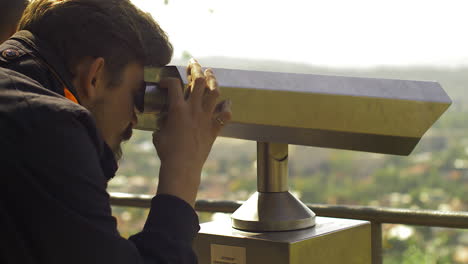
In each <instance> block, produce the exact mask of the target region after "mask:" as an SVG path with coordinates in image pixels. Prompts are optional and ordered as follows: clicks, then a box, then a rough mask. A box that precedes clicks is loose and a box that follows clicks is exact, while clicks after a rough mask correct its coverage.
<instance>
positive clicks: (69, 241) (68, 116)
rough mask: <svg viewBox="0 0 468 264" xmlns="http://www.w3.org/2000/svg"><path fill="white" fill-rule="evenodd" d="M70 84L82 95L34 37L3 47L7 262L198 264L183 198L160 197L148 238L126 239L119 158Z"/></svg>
mask: <svg viewBox="0 0 468 264" xmlns="http://www.w3.org/2000/svg"><path fill="white" fill-rule="evenodd" d="M64 86H66V87H67V88H68V89H69V90H70V92H71V93H72V94H74V95H75V96H76V91H75V89H74V88H73V85H72V83H71V74H70V73H69V72H68V71H67V70H66V68H65V67H64V63H63V61H62V60H61V59H60V57H59V56H57V55H56V54H55V53H54V50H51V48H49V47H47V45H46V44H45V43H41V41H40V40H38V39H37V38H36V37H34V36H33V35H32V34H31V33H30V32H28V31H21V32H18V33H17V34H15V35H14V36H13V37H12V38H11V39H10V40H7V41H6V42H5V43H3V44H1V45H0V181H1V187H2V188H1V190H0V227H1V228H2V231H1V234H0V263H46V264H53V263H60V264H65V263H80V264H82V263H100V264H102V263H109V264H119V263H195V262H196V257H195V254H194V253H193V250H192V247H191V243H192V240H193V238H194V236H195V235H196V233H197V231H198V228H199V225H198V218H197V215H196V213H195V212H194V210H193V209H192V208H191V206H190V205H188V204H187V203H186V202H184V201H183V200H181V199H179V198H176V197H173V196H169V195H158V196H156V197H155V198H153V200H152V203H151V209H150V213H149V216H148V219H147V221H146V224H145V226H144V228H143V231H142V232H140V233H138V234H136V235H134V236H132V237H130V239H128V240H127V239H124V238H122V237H121V236H120V235H119V233H118V231H117V229H116V220H115V218H114V217H112V215H111V207H110V203H109V194H108V193H107V191H106V187H107V181H108V180H109V179H110V178H112V177H113V176H114V174H115V171H116V169H117V164H116V161H115V159H114V156H113V154H112V152H111V150H110V149H109V147H108V146H107V145H106V143H105V142H104V141H103V139H102V138H101V136H100V134H99V133H98V131H97V129H96V125H95V122H94V119H93V117H92V116H91V114H90V112H88V111H87V110H86V109H85V108H83V107H82V106H81V105H79V104H77V103H74V102H72V101H70V100H69V99H67V98H65V97H64ZM76 97H77V96H76Z"/></svg>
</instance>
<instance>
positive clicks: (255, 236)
mask: <svg viewBox="0 0 468 264" xmlns="http://www.w3.org/2000/svg"><path fill="white" fill-rule="evenodd" d="M194 248H195V251H196V253H197V255H198V262H199V263H200V264H262V263H268V264H305V263H314V264H342V263H347V264H370V263H371V226H370V223H369V222H367V221H360V220H351V219H340V218H329V217H316V225H315V226H314V227H312V228H307V229H302V230H295V231H281V232H261V233H256V232H244V231H240V230H237V229H234V228H232V227H231V222H230V221H214V222H209V223H204V224H201V230H200V232H199V234H198V236H197V238H196V239H195V242H194Z"/></svg>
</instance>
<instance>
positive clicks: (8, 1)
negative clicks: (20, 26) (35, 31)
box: [0, 0, 29, 27]
mask: <svg viewBox="0 0 468 264" xmlns="http://www.w3.org/2000/svg"><path fill="white" fill-rule="evenodd" d="M28 2H29V1H28V0H0V27H1V26H7V25H8V26H11V25H16V24H17V23H18V21H19V20H20V18H21V14H23V11H24V9H25V8H26V6H27V5H28Z"/></svg>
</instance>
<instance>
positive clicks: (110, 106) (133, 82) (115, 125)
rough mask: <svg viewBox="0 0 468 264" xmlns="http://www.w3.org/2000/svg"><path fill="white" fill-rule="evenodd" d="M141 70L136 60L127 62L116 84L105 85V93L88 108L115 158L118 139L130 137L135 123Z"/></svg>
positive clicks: (141, 80)
mask: <svg viewBox="0 0 468 264" xmlns="http://www.w3.org/2000/svg"><path fill="white" fill-rule="evenodd" d="M143 83H144V70H143V66H142V65H140V64H138V63H130V64H128V65H127V66H126V67H125V68H124V69H123V71H122V75H121V80H120V82H118V85H115V86H109V87H105V88H104V89H105V91H106V92H105V94H104V96H102V97H101V98H100V99H99V101H98V102H96V104H95V106H94V107H93V109H92V110H91V112H92V113H93V116H94V118H95V119H96V126H97V128H98V130H99V131H100V132H101V134H102V136H103V138H104V140H105V141H106V143H107V144H108V145H109V147H110V148H111V149H112V151H113V152H114V154H115V156H116V158H117V159H119V158H120V157H121V155H122V151H121V143H122V142H123V141H125V140H128V139H130V137H131V136H132V129H133V128H134V127H135V126H136V124H137V117H136V111H138V110H136V107H135V96H136V94H138V92H140V91H141V89H143V87H144V86H143Z"/></svg>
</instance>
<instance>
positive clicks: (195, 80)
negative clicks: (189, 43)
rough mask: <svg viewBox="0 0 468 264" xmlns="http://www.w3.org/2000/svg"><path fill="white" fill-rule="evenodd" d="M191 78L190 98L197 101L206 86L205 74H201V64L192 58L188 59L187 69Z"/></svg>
mask: <svg viewBox="0 0 468 264" xmlns="http://www.w3.org/2000/svg"><path fill="white" fill-rule="evenodd" d="M188 70H189V71H190V74H189V75H190V78H191V83H190V86H191V89H192V90H191V94H190V97H191V98H192V99H191V100H194V101H195V102H199V101H200V100H201V98H202V96H203V92H204V91H205V88H206V80H205V75H204V74H203V71H202V67H201V65H200V64H199V63H198V62H197V61H196V60H194V59H190V63H189V69H188Z"/></svg>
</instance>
